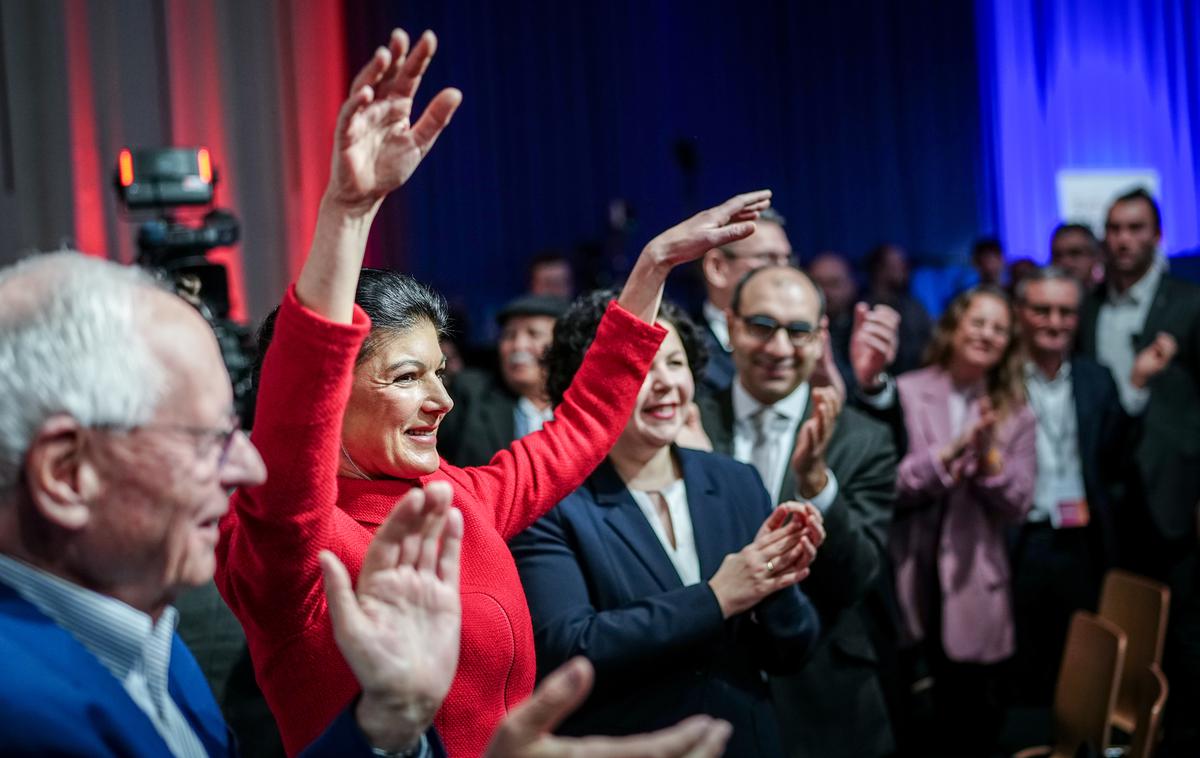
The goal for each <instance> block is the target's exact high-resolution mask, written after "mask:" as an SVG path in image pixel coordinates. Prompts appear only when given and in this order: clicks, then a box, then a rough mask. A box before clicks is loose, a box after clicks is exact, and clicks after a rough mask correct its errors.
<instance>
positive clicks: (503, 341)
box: [498, 316, 554, 400]
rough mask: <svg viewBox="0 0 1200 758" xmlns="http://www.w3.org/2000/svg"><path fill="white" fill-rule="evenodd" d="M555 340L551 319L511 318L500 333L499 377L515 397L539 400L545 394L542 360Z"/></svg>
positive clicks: (546, 317)
mask: <svg viewBox="0 0 1200 758" xmlns="http://www.w3.org/2000/svg"><path fill="white" fill-rule="evenodd" d="M553 337H554V317H553V316H512V317H510V318H509V319H508V321H505V322H504V329H503V330H502V331H501V332H500V344H499V346H498V347H499V352H500V373H501V375H502V376H503V377H504V383H505V384H507V385H508V388H509V389H510V390H512V391H513V392H514V393H516V394H517V395H520V396H523V397H528V398H530V399H531V400H532V399H541V398H542V397H543V395H544V394H545V391H546V375H545V372H544V371H543V370H542V356H543V355H545V354H546V348H548V347H550V341H551V339H553Z"/></svg>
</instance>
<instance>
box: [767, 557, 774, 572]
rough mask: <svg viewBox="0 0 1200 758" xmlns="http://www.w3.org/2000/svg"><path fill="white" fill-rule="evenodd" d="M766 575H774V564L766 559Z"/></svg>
mask: <svg viewBox="0 0 1200 758" xmlns="http://www.w3.org/2000/svg"><path fill="white" fill-rule="evenodd" d="M767 573H768V574H774V573H775V564H774V563H772V562H771V561H770V559H768V560H767Z"/></svg>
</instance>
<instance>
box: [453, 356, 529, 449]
mask: <svg viewBox="0 0 1200 758" xmlns="http://www.w3.org/2000/svg"><path fill="white" fill-rule="evenodd" d="M450 397H452V398H453V399H454V408H453V409H452V410H451V411H450V412H449V413H447V414H446V417H445V418H444V419H442V423H441V425H440V426H439V427H438V453H439V454H440V455H441V456H442V457H443V458H445V459H446V460H448V461H450V462H451V463H453V464H454V465H455V466H459V467H462V468H466V467H468V466H483V465H485V464H487V462H488V461H490V460H491V459H492V456H493V455H495V454H496V453H498V452H500V451H501V450H504V449H505V448H507V447H508V446H509V445H511V444H512V441H513V440H514V439H515V438H516V436H517V432H516V423H515V421H514V418H513V412H514V411H515V410H516V407H517V397H516V395H514V394H513V393H512V392H510V391H509V389H508V387H506V386H505V384H504V380H503V379H501V378H500V377H499V376H497V374H496V372H495V371H483V370H480V369H472V368H468V369H464V370H463V371H461V372H459V374H458V375H457V376H455V377H454V381H452V382H451V383H450Z"/></svg>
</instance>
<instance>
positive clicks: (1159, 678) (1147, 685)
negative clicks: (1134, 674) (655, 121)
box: [1126, 663, 1167, 758]
mask: <svg viewBox="0 0 1200 758" xmlns="http://www.w3.org/2000/svg"><path fill="white" fill-rule="evenodd" d="M1140 673H1141V676H1139V677H1138V687H1137V689H1138V700H1139V701H1140V702H1139V704H1138V706H1139V707H1138V715H1137V729H1135V730H1134V732H1133V740H1132V741H1131V742H1130V744H1129V752H1128V753H1127V754H1126V758H1150V756H1152V755H1154V748H1155V747H1157V746H1158V724H1159V721H1160V720H1161V719H1162V712H1163V706H1164V705H1166V704H1167V678H1166V677H1165V676H1163V672H1162V669H1160V668H1159V667H1158V666H1157V665H1156V664H1153V663H1152V664H1150V665H1149V666H1147V667H1146V668H1145V669H1143V670H1142V671H1141V672H1140Z"/></svg>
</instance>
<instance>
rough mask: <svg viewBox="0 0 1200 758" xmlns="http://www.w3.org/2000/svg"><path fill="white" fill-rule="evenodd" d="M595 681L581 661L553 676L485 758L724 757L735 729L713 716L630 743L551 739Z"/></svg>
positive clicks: (507, 722) (504, 726)
mask: <svg viewBox="0 0 1200 758" xmlns="http://www.w3.org/2000/svg"><path fill="white" fill-rule="evenodd" d="M594 676H595V673H594V671H593V669H592V665H591V664H590V663H588V661H587V659H586V658H582V657H580V658H572V659H571V660H569V661H567V662H566V663H564V664H563V665H562V666H560V667H559V668H558V669H556V670H555V671H554V672H552V673H551V674H550V676H548V677H546V679H545V680H544V681H543V682H542V683H541V685H540V686H538V688H537V689H536V690H534V692H533V694H532V695H530V696H529V699H528V700H526V701H525V702H524V703H521V704H520V705H518V706H517V707H516V708H514V709H513V710H512V712H511V713H509V715H508V717H507V718H505V719H504V721H503V722H502V723H501V724H500V728H499V729H497V730H496V733H495V734H494V735H493V736H492V743H491V745H490V746H489V747H488V751H487V754H486V758H716V757H717V756H719V755H721V754H722V753H723V752H724V751H725V743H726V742H727V741H728V740H729V735H730V733H731V732H732V729H731V728H730V726H729V724H728V723H727V722H725V721H719V720H717V719H714V718H712V717H710V716H692V717H691V718H688V719H684V720H683V721H681V722H679V723H678V724H676V725H675V726H673V727H670V728H669V729H663V730H661V731H658V732H654V733H653V734H635V735H632V736H629V737H582V738H577V739H573V738H570V737H556V736H554V735H553V734H551V731H553V730H554V728H555V727H556V726H558V725H559V724H560V723H562V720H563V719H565V718H566V717H567V716H568V715H570V713H571V712H572V711H574V710H575V709H576V708H578V707H579V704H580V703H582V702H583V700H584V698H586V697H587V695H588V692H590V691H591V689H592V680H593V678H594Z"/></svg>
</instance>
